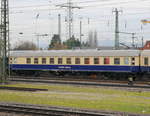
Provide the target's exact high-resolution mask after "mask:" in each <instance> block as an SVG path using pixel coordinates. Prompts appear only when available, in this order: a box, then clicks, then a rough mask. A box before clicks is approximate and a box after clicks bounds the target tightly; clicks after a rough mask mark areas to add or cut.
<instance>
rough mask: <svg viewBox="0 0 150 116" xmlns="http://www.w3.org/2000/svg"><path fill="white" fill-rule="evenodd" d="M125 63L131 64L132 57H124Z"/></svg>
mask: <svg viewBox="0 0 150 116" xmlns="http://www.w3.org/2000/svg"><path fill="white" fill-rule="evenodd" d="M124 64H125V65H129V64H130V59H129V57H124Z"/></svg>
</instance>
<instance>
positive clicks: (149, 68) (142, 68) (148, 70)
mask: <svg viewBox="0 0 150 116" xmlns="http://www.w3.org/2000/svg"><path fill="white" fill-rule="evenodd" d="M141 72H147V73H150V66H141Z"/></svg>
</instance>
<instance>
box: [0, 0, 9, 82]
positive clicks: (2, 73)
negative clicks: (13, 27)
mask: <svg viewBox="0 0 150 116" xmlns="http://www.w3.org/2000/svg"><path fill="white" fill-rule="evenodd" d="M0 31H1V34H0V37H1V38H0V57H1V61H0V66H1V68H0V79H1V82H2V83H5V82H6V81H7V65H8V61H7V55H9V53H8V52H9V5H8V0H1V25H0Z"/></svg>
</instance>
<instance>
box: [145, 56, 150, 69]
mask: <svg viewBox="0 0 150 116" xmlns="http://www.w3.org/2000/svg"><path fill="white" fill-rule="evenodd" d="M144 72H150V68H149V59H148V57H144Z"/></svg>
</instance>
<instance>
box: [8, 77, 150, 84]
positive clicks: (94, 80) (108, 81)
mask: <svg viewBox="0 0 150 116" xmlns="http://www.w3.org/2000/svg"><path fill="white" fill-rule="evenodd" d="M17 78H19V79H41V80H63V81H68V80H69V81H83V82H104V83H121V84H126V83H128V81H127V80H122V81H120V80H101V79H92V78H86V79H85V77H82V76H81V77H78V76H77V77H76V76H74V77H73V76H71V77H70V76H69V77H64V76H63V77H61V76H41V77H32V76H26V77H25V76H11V77H10V79H17ZM134 83H135V84H141V85H148V84H150V80H145V81H134Z"/></svg>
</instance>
